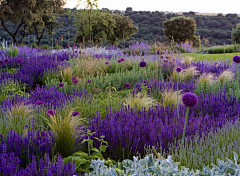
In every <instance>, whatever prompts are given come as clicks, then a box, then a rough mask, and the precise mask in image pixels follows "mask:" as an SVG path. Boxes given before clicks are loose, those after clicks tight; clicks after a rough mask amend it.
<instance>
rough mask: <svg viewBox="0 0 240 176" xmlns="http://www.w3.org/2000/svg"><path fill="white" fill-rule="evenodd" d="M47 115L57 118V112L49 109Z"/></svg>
mask: <svg viewBox="0 0 240 176" xmlns="http://www.w3.org/2000/svg"><path fill="white" fill-rule="evenodd" d="M46 114H47V116H48V117H51V116H55V111H54V110H53V109H49V110H47V113H46Z"/></svg>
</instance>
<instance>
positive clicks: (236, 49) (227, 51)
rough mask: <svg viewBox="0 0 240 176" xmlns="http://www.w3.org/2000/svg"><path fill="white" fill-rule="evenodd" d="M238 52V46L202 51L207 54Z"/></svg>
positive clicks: (239, 46) (239, 48)
mask: <svg viewBox="0 0 240 176" xmlns="http://www.w3.org/2000/svg"><path fill="white" fill-rule="evenodd" d="M239 51H240V45H226V46H217V47H212V48H209V49H206V50H204V52H208V53H209V54H222V53H235V52H239Z"/></svg>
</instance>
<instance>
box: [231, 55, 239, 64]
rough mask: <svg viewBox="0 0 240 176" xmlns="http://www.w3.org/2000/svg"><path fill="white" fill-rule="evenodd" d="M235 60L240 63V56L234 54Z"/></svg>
mask: <svg viewBox="0 0 240 176" xmlns="http://www.w3.org/2000/svg"><path fill="white" fill-rule="evenodd" d="M233 62H235V63H237V64H238V63H240V56H234V57H233Z"/></svg>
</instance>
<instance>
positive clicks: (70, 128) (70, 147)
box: [44, 109, 82, 157]
mask: <svg viewBox="0 0 240 176" xmlns="http://www.w3.org/2000/svg"><path fill="white" fill-rule="evenodd" d="M47 116H48V117H45V118H44V119H45V121H46V123H47V125H48V127H49V129H50V130H51V131H52V133H53V136H54V140H55V151H56V152H58V153H60V154H61V155H62V156H63V157H67V156H69V155H71V154H72V153H73V152H74V146H75V142H76V140H77V138H78V137H79V133H80V131H79V130H77V127H79V126H80V125H81V124H82V119H81V118H79V115H78V113H77V112H75V111H69V110H68V109H66V110H65V112H63V114H60V113H58V112H56V113H55V111H54V110H48V111H47Z"/></svg>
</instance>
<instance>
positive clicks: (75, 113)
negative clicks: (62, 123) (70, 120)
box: [72, 111, 80, 117]
mask: <svg viewBox="0 0 240 176" xmlns="http://www.w3.org/2000/svg"><path fill="white" fill-rule="evenodd" d="M72 116H73V117H76V116H80V113H79V112H78V111H73V113H72Z"/></svg>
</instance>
